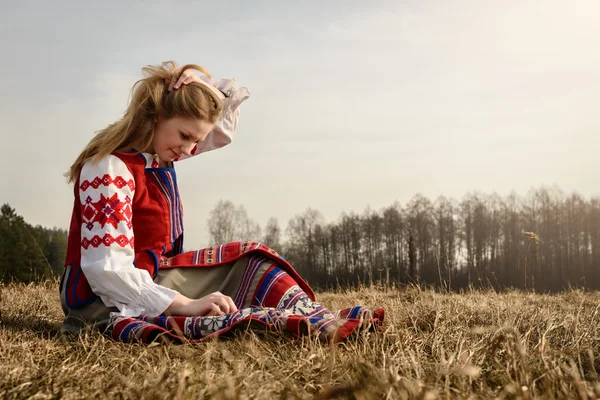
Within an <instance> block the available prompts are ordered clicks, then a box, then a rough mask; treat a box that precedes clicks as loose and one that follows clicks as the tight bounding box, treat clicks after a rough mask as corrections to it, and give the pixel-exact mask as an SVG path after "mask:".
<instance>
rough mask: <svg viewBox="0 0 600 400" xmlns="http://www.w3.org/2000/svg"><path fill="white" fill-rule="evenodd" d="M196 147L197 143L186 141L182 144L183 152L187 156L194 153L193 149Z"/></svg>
mask: <svg viewBox="0 0 600 400" xmlns="http://www.w3.org/2000/svg"><path fill="white" fill-rule="evenodd" d="M194 147H196V143H186V144H184V145H182V146H181V152H182V153H183V154H185V155H186V156H190V155H192V150H194Z"/></svg>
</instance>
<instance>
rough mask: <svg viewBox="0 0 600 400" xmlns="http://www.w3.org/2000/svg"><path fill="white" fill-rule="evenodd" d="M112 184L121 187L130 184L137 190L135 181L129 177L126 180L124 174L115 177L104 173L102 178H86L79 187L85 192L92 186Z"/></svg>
mask: <svg viewBox="0 0 600 400" xmlns="http://www.w3.org/2000/svg"><path fill="white" fill-rule="evenodd" d="M111 184H112V185H115V186H116V187H118V188H119V189H123V188H124V187H125V186H128V187H129V189H130V190H131V191H132V192H133V191H134V190H135V182H134V181H133V179H129V180H127V181H126V180H125V178H123V177H122V176H117V177H115V178H113V177H112V176H110V175H109V174H104V176H103V177H102V178H100V177H99V176H97V177H95V178H94V179H92V181H91V182H90V181H89V180H87V179H86V180H85V181H83V182H81V184H80V185H79V188H80V189H81V190H82V191H84V192H85V191H86V190H87V189H88V188H89V187H90V186H91V187H93V188H94V189H98V188H99V187H100V185H104V186H109V185H111Z"/></svg>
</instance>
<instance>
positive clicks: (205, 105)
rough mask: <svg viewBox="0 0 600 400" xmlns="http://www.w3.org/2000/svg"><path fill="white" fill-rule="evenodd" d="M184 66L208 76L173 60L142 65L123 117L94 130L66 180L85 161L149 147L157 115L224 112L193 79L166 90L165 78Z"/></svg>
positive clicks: (207, 117)
mask: <svg viewBox="0 0 600 400" xmlns="http://www.w3.org/2000/svg"><path fill="white" fill-rule="evenodd" d="M187 69H195V70H198V71H200V72H202V73H203V74H205V75H206V76H209V77H210V76H211V75H210V74H209V73H208V72H207V71H206V70H205V69H204V68H202V67H201V66H199V65H195V64H187V65H184V66H183V67H181V68H178V67H177V64H176V63H175V62H173V61H166V62H163V63H162V64H161V65H159V66H152V65H148V66H145V67H144V68H142V72H143V75H144V78H143V79H140V80H139V81H137V82H136V83H135V84H134V85H133V87H132V88H131V98H130V101H129V104H128V105H127V109H126V110H125V113H124V114H123V118H121V119H120V120H118V121H117V122H114V123H112V124H110V125H109V126H107V127H106V128H104V129H102V130H101V131H98V132H97V133H96V136H94V137H93V138H92V140H90V142H89V143H88V144H87V146H86V147H85V148H84V149H83V151H82V152H81V154H79V157H77V159H76V160H75V162H74V163H73V165H71V167H70V168H69V170H68V171H67V172H66V173H65V176H66V177H67V180H68V182H69V183H72V182H75V181H76V180H77V178H78V177H79V173H80V172H81V168H82V167H83V165H84V164H85V163H86V162H88V161H92V162H95V161H99V160H101V159H102V158H104V157H106V156H108V155H109V154H111V153H113V152H114V151H115V150H117V149H121V148H136V149H139V150H144V149H146V148H148V146H150V145H151V143H152V138H153V136H154V124H155V122H156V120H157V118H158V117H162V118H167V119H168V118H172V117H175V116H180V117H187V118H194V119H201V120H203V121H208V122H210V123H215V122H216V121H217V119H218V118H219V117H220V116H221V113H222V112H223V103H222V102H221V100H220V99H219V97H217V95H216V94H215V93H213V92H212V91H211V90H210V89H209V88H208V87H206V86H205V85H203V84H200V83H197V82H192V83H190V84H188V85H182V86H181V87H180V88H179V89H177V90H173V91H171V92H169V91H168V88H167V84H166V83H165V80H166V81H171V79H178V78H179V76H180V75H181V74H182V73H183V72H184V71H185V70H187Z"/></svg>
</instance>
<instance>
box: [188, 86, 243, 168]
mask: <svg viewBox="0 0 600 400" xmlns="http://www.w3.org/2000/svg"><path fill="white" fill-rule="evenodd" d="M200 79H201V80H202V81H203V82H205V83H206V86H208V87H210V88H211V89H212V90H213V92H215V93H217V95H218V96H219V98H221V101H222V102H223V114H222V115H221V117H220V118H219V120H218V121H217V123H216V124H215V127H214V129H213V130H212V131H211V132H210V133H209V134H208V136H207V137H206V139H204V140H203V141H202V142H200V143H198V145H197V146H196V150H195V151H194V153H193V154H192V155H191V156H186V155H182V156H181V157H179V159H178V160H177V161H181V160H185V159H186V158H190V157H193V156H197V155H198V154H202V153H205V152H207V151H211V150H216V149H219V148H221V147H224V146H227V145H228V144H229V143H231V141H232V139H233V133H234V132H235V130H236V129H237V126H238V122H239V118H240V109H239V107H240V104H242V103H243V102H244V101H246V100H247V99H248V98H249V97H250V91H249V90H248V88H246V87H240V88H238V87H237V86H236V83H235V79H221V80H218V81H217V80H216V79H214V78H209V77H207V76H204V75H202V76H200Z"/></svg>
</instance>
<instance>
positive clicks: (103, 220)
mask: <svg viewBox="0 0 600 400" xmlns="http://www.w3.org/2000/svg"><path fill="white" fill-rule="evenodd" d="M81 217H82V220H83V221H82V222H83V223H84V224H85V226H86V228H88V229H89V230H92V228H93V227H94V224H95V223H96V222H98V223H99V224H100V226H101V227H102V228H104V226H105V225H106V224H110V225H112V227H113V228H115V229H117V227H118V225H119V222H121V221H123V222H125V223H126V224H127V227H128V228H129V229H131V217H132V211H131V198H130V197H129V196H125V201H121V200H119V198H118V196H117V193H115V194H113V195H112V196H111V197H104V194H102V193H100V200H98V201H96V202H93V201H92V198H91V197H90V196H88V197H87V198H86V199H85V203H84V204H82V205H81Z"/></svg>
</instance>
